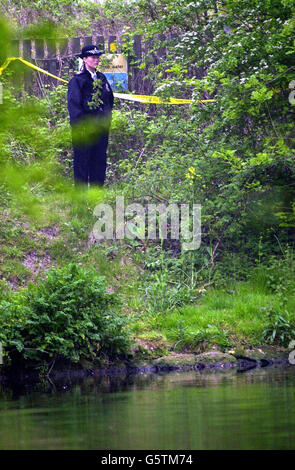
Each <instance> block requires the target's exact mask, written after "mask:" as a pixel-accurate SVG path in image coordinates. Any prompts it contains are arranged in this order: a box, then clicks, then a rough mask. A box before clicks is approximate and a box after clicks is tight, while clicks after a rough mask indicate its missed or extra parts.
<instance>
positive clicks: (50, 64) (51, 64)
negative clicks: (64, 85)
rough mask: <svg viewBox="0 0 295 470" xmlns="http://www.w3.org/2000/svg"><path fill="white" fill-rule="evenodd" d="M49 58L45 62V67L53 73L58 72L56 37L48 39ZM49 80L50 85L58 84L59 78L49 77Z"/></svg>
mask: <svg viewBox="0 0 295 470" xmlns="http://www.w3.org/2000/svg"><path fill="white" fill-rule="evenodd" d="M46 43H47V59H48V60H46V61H45V62H44V67H45V69H46V70H48V72H50V73H52V74H53V75H56V74H57V66H56V56H57V51H56V40H55V39H47V41H46ZM48 79H49V80H48V81H49V83H50V85H53V86H57V85H58V80H56V79H55V78H51V77H48Z"/></svg>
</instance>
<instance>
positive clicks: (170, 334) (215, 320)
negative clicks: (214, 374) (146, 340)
mask: <svg viewBox="0 0 295 470" xmlns="http://www.w3.org/2000/svg"><path fill="white" fill-rule="evenodd" d="M270 308H272V309H273V310H277V311H278V312H279V311H280V309H281V304H280V301H279V299H278V298H277V296H276V295H275V294H273V293H271V292H269V291H268V289H267V288H266V286H265V283H261V282H260V281H259V282H258V281H257V279H256V280H255V279H254V280H252V281H249V282H236V283H234V284H233V285H232V286H231V290H230V291H225V290H223V289H209V290H208V291H207V292H206V293H205V294H204V295H203V296H202V298H201V299H200V300H199V301H198V302H196V303H195V304H193V305H185V306H183V307H182V308H178V309H175V310H173V311H171V312H166V313H161V314H159V315H154V316H150V317H149V319H147V318H146V319H145V321H144V320H142V319H141V321H139V322H137V323H135V325H134V327H133V328H134V332H136V334H138V335H140V336H141V337H145V336H146V335H147V332H148V331H149V332H152V331H154V332H158V333H160V334H162V335H163V337H165V338H166V339H167V342H168V343H169V344H170V345H173V346H174V347H175V346H177V347H180V348H184V347H186V348H187V347H188V348H191V349H197V350H198V348H199V347H200V344H201V343H204V342H207V343H210V344H216V345H218V346H220V347H222V348H224V349H225V350H226V349H227V348H230V347H232V346H233V345H234V344H235V345H248V346H258V345H261V344H263V332H264V330H265V328H266V325H267V321H268V319H267V311H268V310H269V309H270ZM286 309H287V310H288V311H290V312H294V310H295V300H294V296H293V295H290V297H289V298H288V301H287V304H286ZM293 317H294V316H293Z"/></svg>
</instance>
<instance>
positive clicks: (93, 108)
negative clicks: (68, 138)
mask: <svg viewBox="0 0 295 470" xmlns="http://www.w3.org/2000/svg"><path fill="white" fill-rule="evenodd" d="M101 54H102V52H100V50H99V48H98V47H97V46H94V45H89V46H85V47H83V49H82V52H81V54H80V55H79V57H80V58H81V59H83V68H82V70H81V71H80V72H78V73H77V74H75V75H74V77H73V78H72V79H71V80H70V82H69V85H68V111H69V115H70V125H71V127H72V138H73V151H74V181H75V184H76V185H77V184H87V185H88V183H89V184H90V185H93V184H98V185H100V186H102V185H103V184H104V180H105V173H106V160H107V154H106V151H107V146H108V135H109V128H110V123H111V113H112V108H113V104H114V95H113V92H112V89H111V87H110V84H109V83H108V81H107V79H106V77H105V75H104V74H103V73H101V72H98V70H97V66H98V63H99V56H100V55H101Z"/></svg>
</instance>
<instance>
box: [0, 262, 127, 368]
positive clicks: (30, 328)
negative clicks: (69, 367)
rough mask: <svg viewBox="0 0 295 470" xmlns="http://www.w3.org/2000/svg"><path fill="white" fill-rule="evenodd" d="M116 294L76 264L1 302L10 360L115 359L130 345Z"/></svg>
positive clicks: (4, 340)
mask: <svg viewBox="0 0 295 470" xmlns="http://www.w3.org/2000/svg"><path fill="white" fill-rule="evenodd" d="M117 308H118V299H117V297H116V295H115V294H113V293H108V292H107V290H106V285H105V280H104V278H103V277H101V276H97V275H96V273H95V272H93V271H87V270H85V269H84V268H82V267H80V266H77V265H75V264H70V265H68V266H66V267H64V268H58V269H55V268H51V270H50V271H49V272H48V276H47V278H46V279H45V280H41V281H40V282H39V283H38V284H32V283H31V284H29V285H28V287H27V288H26V289H24V290H22V291H20V292H18V293H15V294H14V295H12V296H11V298H10V299H9V300H7V299H6V300H3V301H2V302H1V303H0V331H1V332H0V340H1V341H2V343H3V348H4V352H5V353H6V355H7V356H8V358H9V360H10V362H12V363H13V362H14V361H16V360H17V361H20V362H23V361H29V362H30V363H31V362H34V363H35V362H40V361H41V362H43V361H46V362H48V361H49V360H53V359H56V358H59V359H66V360H69V361H71V362H78V361H79V360H81V359H87V360H94V359H96V358H97V357H100V358H115V357H118V356H122V355H125V354H126V353H127V352H128V349H129V345H130V342H129V335H128V332H127V330H126V325H125V321H124V319H123V318H122V317H121V316H120V314H118V313H117V312H116V310H115V309H117Z"/></svg>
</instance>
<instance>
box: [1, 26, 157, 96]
mask: <svg viewBox="0 0 295 470" xmlns="http://www.w3.org/2000/svg"><path fill="white" fill-rule="evenodd" d="M88 44H96V45H98V46H99V47H100V48H101V50H102V51H103V52H105V53H113V52H114V49H115V48H116V50H115V52H116V53H121V52H122V44H121V42H120V39H117V37H116V36H111V35H110V36H108V38H107V39H106V38H104V37H103V36H88V37H75V38H70V39H59V40H54V39H23V40H15V41H12V42H11V47H10V56H18V57H22V58H24V59H26V60H28V61H29V62H32V63H34V64H36V65H38V66H39V67H41V68H43V69H45V70H47V71H48V72H50V73H52V74H53V75H56V76H58V77H63V76H66V75H72V74H73V73H75V72H77V56H78V54H79V53H80V52H81V49H82V47H83V46H86V45H88ZM114 45H115V46H114ZM147 48H148V44H146V43H145V42H144V41H143V40H142V37H141V36H138V35H136V36H134V37H133V54H132V58H131V60H129V61H128V70H129V74H128V75H129V76H128V88H129V90H132V91H136V92H137V93H143V94H148V93H150V92H152V90H153V84H152V82H151V81H150V80H148V79H146V78H145V75H146V71H144V70H141V69H140V68H138V65H140V64H141V63H142V59H143V54H145V52H146V51H147ZM163 53H164V50H163V48H161V49H159V58H157V54H156V55H155V54H153V59H152V62H154V63H155V64H156V63H159V59H160V58H161V59H162V58H163ZM25 75H26V78H25V88H26V89H27V90H29V89H31V90H34V92H36V93H39V91H40V86H42V85H44V84H47V85H50V86H52V85H54V86H56V85H57V84H59V83H60V82H58V81H57V80H55V79H53V78H50V77H48V76H46V75H44V74H42V73H37V74H36V72H31V73H29V71H26V74H25Z"/></svg>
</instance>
